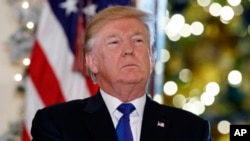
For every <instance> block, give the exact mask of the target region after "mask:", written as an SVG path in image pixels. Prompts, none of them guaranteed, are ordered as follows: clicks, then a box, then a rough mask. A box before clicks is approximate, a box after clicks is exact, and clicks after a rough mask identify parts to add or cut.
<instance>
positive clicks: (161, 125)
mask: <svg viewBox="0 0 250 141" xmlns="http://www.w3.org/2000/svg"><path fill="white" fill-rule="evenodd" d="M157 126H159V127H165V123H164V122H162V121H158V122H157Z"/></svg>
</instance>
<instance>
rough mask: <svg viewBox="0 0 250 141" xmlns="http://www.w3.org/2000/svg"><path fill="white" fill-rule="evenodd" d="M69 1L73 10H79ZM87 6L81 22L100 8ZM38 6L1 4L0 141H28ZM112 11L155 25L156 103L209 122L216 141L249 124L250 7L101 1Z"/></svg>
mask: <svg viewBox="0 0 250 141" xmlns="http://www.w3.org/2000/svg"><path fill="white" fill-rule="evenodd" d="M68 1H69V3H68V6H69V7H70V5H71V8H72V5H73V6H74V5H76V3H77V2H76V1H75V0H68ZM54 2H56V1H54ZM70 2H71V3H70ZM88 2H93V3H94V5H95V6H93V5H92V6H86V7H89V8H85V11H84V12H83V13H84V14H85V17H84V18H86V17H87V18H91V16H92V15H94V14H95V12H98V10H101V8H104V7H105V6H103V7H101V6H100V7H101V8H100V7H99V6H98V4H99V3H98V2H99V1H94V0H93V1H88ZM44 3H46V0H2V1H0V5H1V6H0V7H1V8H0V29H1V30H0V31H1V34H0V60H1V62H0V68H1V69H0V113H1V114H0V121H1V122H0V141H19V140H25V141H28V139H27V138H25V139H24V137H23V136H27V137H29V135H24V133H23V128H24V124H25V122H23V121H25V120H26V117H27V114H26V113H27V111H26V110H27V109H29V108H27V105H28V104H27V100H30V99H27V97H28V94H27V93H28V92H27V88H26V84H27V77H28V72H27V68H28V67H29V65H30V62H32V59H30V56H31V54H32V49H33V46H34V41H35V40H36V36H35V35H36V32H37V29H38V28H39V19H40V15H41V12H42V11H43V6H41V5H43V4H44ZM100 3H101V2H100ZM117 3H118V4H121V5H131V6H135V7H138V8H140V9H143V10H145V11H147V12H150V13H152V14H153V15H155V17H156V21H157V22H156V26H155V28H156V33H157V35H156V44H155V46H156V66H155V70H154V74H153V76H152V81H151V82H150V85H149V90H148V91H149V93H150V94H151V96H152V97H153V98H154V100H156V101H158V102H159V103H162V104H166V105H170V106H174V107H177V108H181V109H184V110H187V111H190V112H192V113H194V114H196V115H198V116H201V117H203V118H205V119H207V120H209V121H210V123H211V131H212V138H213V140H214V141H228V140H229V127H230V124H250V102H249V100H250V86H249V84H250V37H249V36H250V35H249V34H250V0H169V1H167V0H155V1H151V0H133V1H126V0H124V1H121V0H118V1H111V0H107V1H102V4H100V5H106V6H108V5H109V4H110V5H112V4H117ZM79 5H80V4H79ZM80 6H81V5H80ZM82 6H83V7H85V5H84V4H83V5H82ZM61 7H63V8H65V9H67V5H66V4H65V5H64V6H62V5H61ZM69 9H70V8H69ZM71 10H72V9H71ZM65 11H66V10H65ZM68 12H74V10H73V11H68ZM86 15H87V16H86ZM86 21H88V19H87V20H86ZM50 24H51V23H48V26H50ZM52 25H53V24H52ZM58 53H59V52H57V54H58ZM40 75H43V74H41V73H40ZM81 77H85V75H82V76H81ZM86 81H87V80H86ZM89 89H91V88H90V87H89ZM29 92H30V91H29ZM86 93H89V96H90V95H91V93H93V91H91V90H88V91H87V92H86ZM84 97H86V96H84ZM81 98H82V97H81ZM67 100H68V99H67V98H66V99H65V101H67ZM41 103H42V102H41ZM28 106H31V107H33V105H28ZM43 106H46V104H44V105H43ZM34 107H36V106H34ZM38 107H39V106H38ZM40 107H41V106H40ZM28 128H29V127H28Z"/></svg>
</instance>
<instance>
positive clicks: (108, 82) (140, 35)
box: [31, 6, 211, 141]
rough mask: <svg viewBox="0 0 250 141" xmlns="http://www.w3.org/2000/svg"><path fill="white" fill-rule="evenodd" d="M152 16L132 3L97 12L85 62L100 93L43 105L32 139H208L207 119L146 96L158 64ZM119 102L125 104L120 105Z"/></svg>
mask: <svg viewBox="0 0 250 141" xmlns="http://www.w3.org/2000/svg"><path fill="white" fill-rule="evenodd" d="M152 27H153V18H152V17H151V16H150V15H149V14H147V13H145V12H142V11H140V10H138V9H135V8H132V7H122V6H115V7H110V8H107V9H105V10H103V11H101V12H100V13H98V14H97V15H96V16H95V17H94V18H93V19H92V20H91V21H90V23H89V25H88V27H87V30H86V33H85V46H84V53H85V61H86V65H87V68H88V71H89V74H90V76H91V78H92V80H93V81H95V82H96V83H97V84H98V85H99V86H100V90H99V92H98V93H97V94H96V95H95V96H92V97H89V98H87V99H83V100H74V101H70V102H66V103H61V104H57V105H53V106H50V107H47V108H44V109H41V110H39V111H38V112H37V113H36V115H35V117H34V119H33V123H32V129H31V134H32V137H33V141H81V140H82V141H209V140H211V138H210V126H209V123H208V122H207V121H206V120H204V119H202V118H200V117H198V116H196V115H194V114H192V113H189V112H187V111H183V110H181V109H177V108H173V107H169V106H166V105H160V104H158V103H156V102H154V101H153V100H152V99H151V98H150V97H149V96H147V93H146V88H147V83H148V80H149V77H150V74H151V72H152V70H153V68H154V55H153V49H152V48H153V42H154V32H153V28H152ZM120 105H121V106H120Z"/></svg>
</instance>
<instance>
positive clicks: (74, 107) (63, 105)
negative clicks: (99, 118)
mask: <svg viewBox="0 0 250 141" xmlns="http://www.w3.org/2000/svg"><path fill="white" fill-rule="evenodd" d="M90 99H93V97H92V96H91V97H88V98H85V99H75V100H70V101H67V102H60V103H56V104H53V105H50V106H47V107H44V108H41V109H39V110H38V111H39V112H43V113H51V114H58V115H60V114H68V113H70V114H74V113H76V112H79V111H83V109H84V107H85V106H86V105H87V103H88V101H89V100H90Z"/></svg>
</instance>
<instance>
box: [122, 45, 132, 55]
mask: <svg viewBox="0 0 250 141" xmlns="http://www.w3.org/2000/svg"><path fill="white" fill-rule="evenodd" d="M123 55H125V56H126V55H134V44H133V42H130V41H128V42H126V44H125V45H124V48H123Z"/></svg>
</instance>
